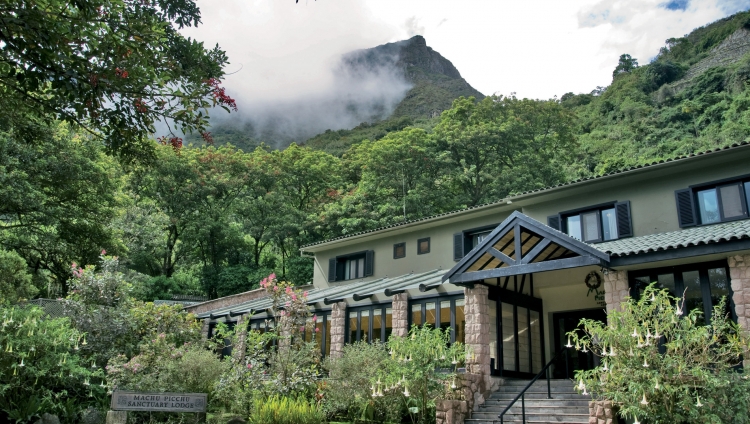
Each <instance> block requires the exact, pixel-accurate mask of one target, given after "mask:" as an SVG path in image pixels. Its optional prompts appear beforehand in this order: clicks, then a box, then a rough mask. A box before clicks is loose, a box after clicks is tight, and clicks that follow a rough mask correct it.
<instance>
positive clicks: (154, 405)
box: [110, 390, 207, 412]
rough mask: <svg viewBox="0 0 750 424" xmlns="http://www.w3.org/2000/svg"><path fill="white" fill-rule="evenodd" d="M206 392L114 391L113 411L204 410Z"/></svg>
mask: <svg viewBox="0 0 750 424" xmlns="http://www.w3.org/2000/svg"><path fill="white" fill-rule="evenodd" d="M206 396H207V395H206V393H143V392H129V391H119V390H118V391H115V392H114V393H113V394H112V405H111V407H110V409H112V410H113V411H153V412H206Z"/></svg>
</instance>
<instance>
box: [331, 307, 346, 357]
mask: <svg viewBox="0 0 750 424" xmlns="http://www.w3.org/2000/svg"><path fill="white" fill-rule="evenodd" d="M345 341H346V302H338V303H334V304H333V308H332V309H331V358H340V357H341V355H343V353H344V342H345Z"/></svg>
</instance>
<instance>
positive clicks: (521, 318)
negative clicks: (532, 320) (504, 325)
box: [517, 306, 531, 372]
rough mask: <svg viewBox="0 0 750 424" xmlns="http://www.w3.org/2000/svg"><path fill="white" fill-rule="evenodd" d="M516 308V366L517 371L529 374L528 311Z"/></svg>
mask: <svg viewBox="0 0 750 424" xmlns="http://www.w3.org/2000/svg"><path fill="white" fill-rule="evenodd" d="M517 308H518V365H519V369H518V370H519V371H521V372H531V364H530V363H529V353H530V351H531V346H529V316H528V309H526V308H522V307H520V306H517Z"/></svg>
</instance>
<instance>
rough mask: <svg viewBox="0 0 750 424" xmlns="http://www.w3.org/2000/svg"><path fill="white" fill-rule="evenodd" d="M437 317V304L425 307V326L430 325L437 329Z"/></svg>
mask: <svg viewBox="0 0 750 424" xmlns="http://www.w3.org/2000/svg"><path fill="white" fill-rule="evenodd" d="M436 322H437V317H436V316H435V302H428V303H427V304H426V305H425V324H430V326H431V327H432V328H435V323H436Z"/></svg>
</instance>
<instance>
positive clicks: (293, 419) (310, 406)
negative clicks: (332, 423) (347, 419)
mask: <svg viewBox="0 0 750 424" xmlns="http://www.w3.org/2000/svg"><path fill="white" fill-rule="evenodd" d="M255 402H256V403H255V408H253V413H252V415H250V424H322V423H324V422H325V414H324V413H323V411H321V410H320V408H319V407H318V406H317V405H315V404H314V403H311V402H310V401H308V400H307V399H305V398H292V397H283V396H273V397H271V398H268V399H257V400H256V401H255Z"/></svg>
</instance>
